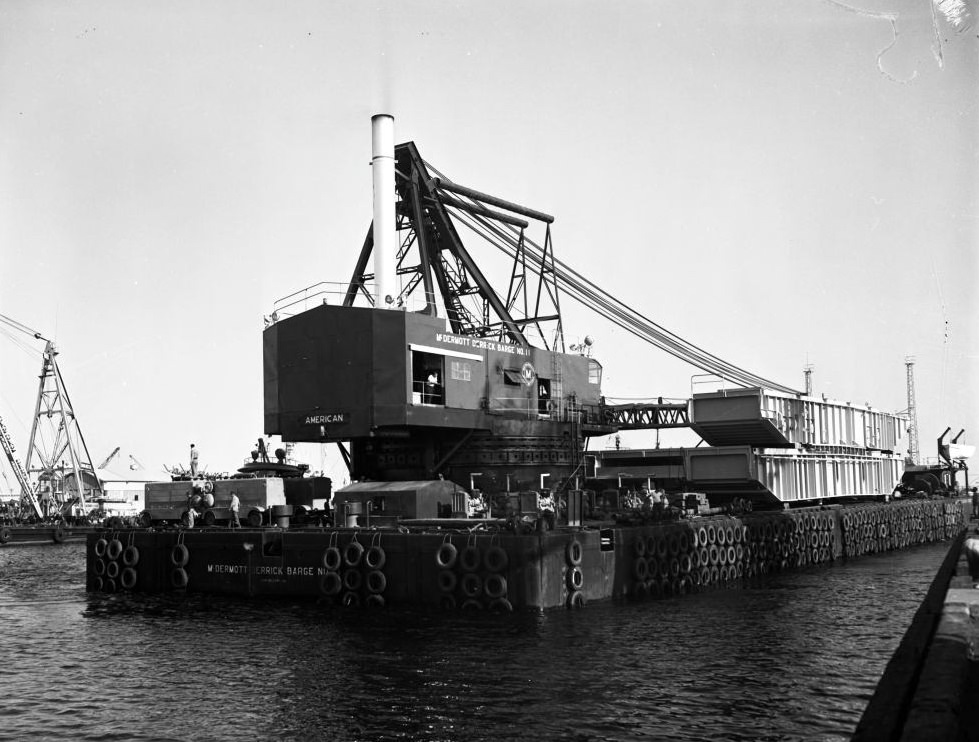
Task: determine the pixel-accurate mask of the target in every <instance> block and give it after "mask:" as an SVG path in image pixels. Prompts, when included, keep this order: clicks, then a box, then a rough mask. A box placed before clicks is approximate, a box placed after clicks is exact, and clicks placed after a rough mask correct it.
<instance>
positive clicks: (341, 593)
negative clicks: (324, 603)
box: [320, 538, 388, 608]
mask: <svg viewBox="0 0 979 742" xmlns="http://www.w3.org/2000/svg"><path fill="white" fill-rule="evenodd" d="M320 561H321V563H322V565H323V567H324V568H325V569H326V572H324V573H323V575H322V576H321V577H320V593H321V595H322V596H323V597H324V598H325V599H327V600H330V601H333V602H335V603H338V604H339V605H342V606H344V607H347V608H360V607H361V606H365V607H368V608H383V607H384V605H385V603H386V600H385V598H384V591H385V590H387V584H388V583H387V576H386V575H385V574H384V572H383V571H382V570H383V569H384V566H385V565H386V564H387V561H388V557H387V552H386V551H385V550H384V547H383V546H381V545H380V544H379V543H374V544H371V545H370V546H367V547H365V546H364V545H363V544H362V543H360V542H359V541H357V539H356V538H355V539H353V540H352V541H350V542H348V543H347V544H346V545H345V546H344V547H343V548H342V549H341V548H340V547H339V546H337V545H335V544H333V545H330V546H328V547H327V548H326V549H324V550H323V556H322V558H321V560H320Z"/></svg>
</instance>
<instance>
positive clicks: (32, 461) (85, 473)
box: [0, 314, 102, 518]
mask: <svg viewBox="0 0 979 742" xmlns="http://www.w3.org/2000/svg"><path fill="white" fill-rule="evenodd" d="M0 323H3V324H4V325H7V326H8V327H10V328H12V329H14V330H17V331H18V332H21V333H23V334H26V335H30V336H31V337H32V338H34V339H35V340H42V341H44V343H45V345H44V350H43V351H42V352H41V357H42V361H41V374H40V384H39V387H38V393H37V401H36V404H35V408H34V419H33V422H32V424H31V435H30V442H29V443H28V446H27V459H26V461H25V463H24V465H20V462H19V461H18V460H17V458H16V456H15V455H14V448H13V443H12V441H11V439H10V435H9V433H8V432H7V430H6V427H2V424H0V441H2V445H3V448H4V452H5V453H6V454H7V459H8V460H9V461H10V464H11V467H12V468H13V470H14V474H15V475H16V476H17V479H18V481H19V483H20V486H21V490H22V495H21V499H22V504H23V506H24V508H23V509H24V510H26V511H27V512H29V513H30V514H32V515H33V516H35V517H38V518H44V517H47V516H50V515H58V516H59V517H61V516H65V515H75V516H81V515H84V514H86V513H87V512H88V510H89V509H90V508H89V502H90V501H93V502H94V500H95V499H96V498H98V497H101V496H102V483H101V481H100V480H99V478H98V475H97V474H96V471H95V467H94V466H93V464H92V457H91V455H90V454H89V452H88V446H87V445H86V443H85V438H84V436H83V435H82V431H81V428H80V427H79V425H78V420H77V417H76V415H75V410H74V408H73V406H72V404H71V400H70V398H69V397H68V391H67V389H66V388H65V382H64V379H63V378H62V375H61V369H60V368H59V366H58V360H57V355H58V351H57V349H56V347H55V344H54V342H53V341H51V340H49V339H47V338H46V337H44V336H43V335H42V334H41V333H40V332H37V331H36V330H33V329H31V328H29V327H27V326H26V325H24V324H22V323H20V322H18V321H17V320H14V319H11V318H10V317H7V316H5V315H2V314H0ZM32 475H33V477H34V483H33V484H32V482H31V480H32Z"/></svg>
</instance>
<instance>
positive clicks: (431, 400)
mask: <svg viewBox="0 0 979 742" xmlns="http://www.w3.org/2000/svg"><path fill="white" fill-rule="evenodd" d="M411 399H412V402H414V403H415V404H428V405H444V404H445V359H444V358H443V357H442V356H438V355H435V354H434V353H423V352H421V351H418V350H416V351H412V353H411Z"/></svg>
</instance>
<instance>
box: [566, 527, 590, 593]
mask: <svg viewBox="0 0 979 742" xmlns="http://www.w3.org/2000/svg"><path fill="white" fill-rule="evenodd" d="M584 555H585V552H584V549H583V548H582V546H581V542H580V541H579V540H578V539H576V538H572V539H571V540H570V541H569V542H568V545H567V547H565V549H564V561H565V572H564V585H565V588H566V589H567V593H568V594H567V597H566V598H565V600H564V604H565V605H566V606H567V607H568V608H570V609H572V610H573V609H575V608H584V607H585V603H587V601H586V600H585V592H584V588H585V573H584V572H583V571H582V569H581V562H582V559H583V558H584Z"/></svg>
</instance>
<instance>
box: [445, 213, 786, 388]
mask: <svg viewBox="0 0 979 742" xmlns="http://www.w3.org/2000/svg"><path fill="white" fill-rule="evenodd" d="M460 219H461V220H462V221H463V223H465V224H466V225H467V226H469V228H470V229H472V230H473V231H474V232H476V233H477V234H479V235H480V236H482V237H483V238H484V239H486V240H487V241H488V242H490V243H491V244H492V245H494V246H495V247H496V248H497V249H499V250H501V251H502V252H503V253H504V254H506V255H508V256H510V257H514V256H515V255H516V254H517V252H518V250H519V242H520V241H523V242H524V243H525V247H524V248H523V250H524V252H525V253H526V255H527V257H528V258H529V259H530V261H531V263H532V264H533V265H535V266H538V267H539V266H541V265H545V264H546V261H547V260H548V258H547V253H546V250H545V249H542V248H541V247H539V246H538V245H536V244H535V243H534V242H533V240H530V239H528V238H525V237H523V236H522V235H521V236H520V239H519V240H518V238H517V237H516V236H515V235H514V233H513V231H512V230H510V231H509V232H507V231H504V230H503V229H502V228H500V227H498V226H496V225H495V224H491V223H489V222H487V221H486V220H485V219H483V218H481V217H479V216H477V215H472V216H470V215H468V214H466V215H460ZM552 260H553V262H554V264H555V266H556V268H555V270H556V273H557V277H558V278H559V279H560V280H561V285H562V288H563V289H564V291H565V293H567V294H568V295H569V296H571V297H572V298H573V299H575V300H576V301H577V302H578V303H580V304H582V305H583V306H585V307H586V308H588V309H591V310H592V311H594V312H596V313H597V314H599V315H600V316H602V317H604V318H606V319H608V320H609V321H611V322H613V323H615V324H616V325H618V326H619V327H621V328H622V329H624V330H627V331H628V332H630V333H632V334H633V335H635V336H636V337H639V338H641V339H642V340H645V341H646V342H648V343H651V344H652V345H655V346H656V347H658V348H660V349H661V350H664V351H666V352H667V353H669V354H670V355H672V356H674V357H676V358H679V359H680V360H682V361H685V362H687V363H689V364H690V365H692V366H694V367H695V368H699V369H700V370H702V371H706V372H708V373H712V374H715V375H717V376H719V377H721V378H722V379H726V380H728V381H731V382H734V383H737V384H740V385H742V386H745V387H763V388H766V389H771V390H774V391H779V392H783V393H785V394H793V395H798V394H801V393H802V392H800V391H799V390H797V389H793V388H792V387H788V386H785V385H784V384H779V383H778V382H775V381H772V380H770V379H766V378H764V377H761V376H758V375H757V374H753V373H751V372H750V371H747V370H746V369H743V368H741V367H739V366H736V365H734V364H732V363H729V362H728V361H724V360H723V359H721V358H718V357H717V356H715V355H713V354H711V353H708V352H707V351H705V350H703V349H702V348H699V347H698V346H696V345H694V344H693V343H690V342H689V341H687V340H684V339H683V338H681V337H680V336H679V335H676V334H674V333H672V332H670V331H669V330H667V329H666V328H664V327H662V326H660V325H658V324H656V323H655V322H653V321H652V320H651V319H649V318H648V317H645V316H643V315H642V314H640V313H639V312H637V311H635V310H634V309H632V308H631V307H629V306H627V305H626V304H624V303H622V302H621V301H619V300H618V299H616V298H615V297H614V296H612V295H611V294H609V293H608V292H607V291H605V290H603V289H602V288H600V287H599V286H597V285H596V284H595V283H593V282H592V281H590V280H588V279H587V278H585V277H584V276H582V275H581V274H580V273H578V272H577V271H575V270H574V269H573V268H571V267H570V266H568V265H567V264H566V263H564V262H562V261H560V260H556V259H552Z"/></svg>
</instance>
